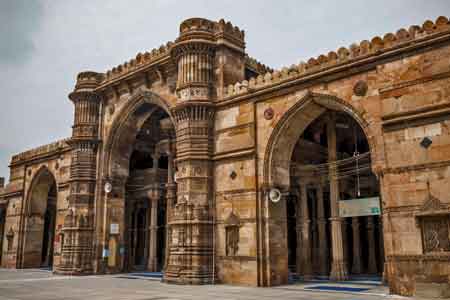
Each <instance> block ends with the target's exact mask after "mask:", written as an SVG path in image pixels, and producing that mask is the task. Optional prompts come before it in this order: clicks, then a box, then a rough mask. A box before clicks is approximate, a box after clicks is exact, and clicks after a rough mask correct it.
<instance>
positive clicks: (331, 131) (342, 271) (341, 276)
mask: <svg viewBox="0 0 450 300" xmlns="http://www.w3.org/2000/svg"><path fill="white" fill-rule="evenodd" d="M327 139H328V162H329V163H330V165H329V177H330V178H329V179H330V206H331V218H330V220H331V242H332V262H331V274H330V278H331V279H332V280H345V279H347V277H348V272H347V263H346V262H345V260H344V247H343V244H342V218H340V217H339V209H338V201H339V184H338V181H337V179H336V178H337V168H336V166H335V165H334V164H333V163H334V162H335V161H336V158H337V154H336V115H335V113H334V112H331V113H330V116H329V118H328V120H327Z"/></svg>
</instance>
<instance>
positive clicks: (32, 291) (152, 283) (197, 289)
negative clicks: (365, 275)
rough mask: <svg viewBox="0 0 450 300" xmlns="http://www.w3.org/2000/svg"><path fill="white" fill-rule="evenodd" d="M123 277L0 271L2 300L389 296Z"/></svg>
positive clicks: (346, 299) (366, 299)
mask: <svg viewBox="0 0 450 300" xmlns="http://www.w3.org/2000/svg"><path fill="white" fill-rule="evenodd" d="M124 275H126V274H120V275H93V276H84V277H70V276H58V275H53V274H51V272H48V271H41V270H18V271H17V270H6V269H0V300H60V299H65V300H66V299H67V300H81V299H83V300H84V299H89V300H125V299H126V300H176V299H178V300H184V299H215V300H219V299H220V300H235V299H254V300H264V299H280V300H281V299H282V300H285V299H287V300H289V299H297V300H311V299H317V300H329V299H333V300H375V299H386V298H393V296H389V295H384V296H383V295H369V294H358V295H354V294H345V293H332V292H318V291H305V290H303V289H302V288H301V285H289V286H283V287H275V288H253V287H240V286H230V285H222V284H219V285H206V286H188V285H170V284H165V283H161V282H159V281H156V280H153V279H148V278H145V277H143V278H139V277H136V278H133V279H129V278H123V277H124Z"/></svg>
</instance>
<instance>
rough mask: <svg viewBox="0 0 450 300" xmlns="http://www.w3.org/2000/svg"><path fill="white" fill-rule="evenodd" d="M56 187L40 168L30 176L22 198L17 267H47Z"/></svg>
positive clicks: (46, 170)
mask: <svg viewBox="0 0 450 300" xmlns="http://www.w3.org/2000/svg"><path fill="white" fill-rule="evenodd" d="M57 189H58V186H57V181H56V177H55V175H54V174H53V173H52V172H51V171H50V170H49V168H48V167H47V166H41V167H40V168H39V170H38V171H37V172H36V173H35V175H34V176H33V179H32V180H31V184H30V186H29V188H28V192H27V195H26V201H25V207H24V214H23V218H25V220H24V223H25V226H24V234H23V237H22V243H21V244H22V249H21V250H22V251H21V255H20V261H21V267H23V268H30V267H32V268H36V267H42V266H45V267H51V266H52V264H53V241H54V236H55V224H56V205H57V195H58V190H57Z"/></svg>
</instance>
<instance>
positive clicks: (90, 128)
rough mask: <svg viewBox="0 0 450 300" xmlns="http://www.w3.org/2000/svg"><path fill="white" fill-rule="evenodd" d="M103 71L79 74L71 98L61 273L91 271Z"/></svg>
mask: <svg viewBox="0 0 450 300" xmlns="http://www.w3.org/2000/svg"><path fill="white" fill-rule="evenodd" d="M102 77H103V75H102V74H99V73H94V72H82V73H80V74H78V77H77V84H76V86H75V90H74V91H73V92H72V93H70V95H69V98H70V100H72V102H73V103H74V106H75V117H74V125H73V133H72V138H71V139H70V140H69V141H68V144H69V145H70V146H71V147H72V162H71V165H70V179H69V184H70V194H69V196H68V197H67V200H68V202H69V209H68V215H67V217H66V218H65V222H64V225H63V228H62V232H63V234H64V246H63V248H62V251H61V252H62V253H61V263H60V265H59V266H58V268H57V270H56V272H57V273H60V274H71V275H76V274H89V273H91V272H92V262H93V240H92V239H93V218H92V211H93V208H94V193H95V184H96V156H97V144H98V112H99V103H100V98H99V97H98V96H97V94H95V92H94V89H95V87H97V86H98V85H99V83H100V82H101V80H102Z"/></svg>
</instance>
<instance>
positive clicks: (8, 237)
mask: <svg viewBox="0 0 450 300" xmlns="http://www.w3.org/2000/svg"><path fill="white" fill-rule="evenodd" d="M6 243H7V245H6V249H7V251H11V250H12V247H13V243H14V230H13V229H12V227H10V228H9V230H8V233H7V234H6Z"/></svg>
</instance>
